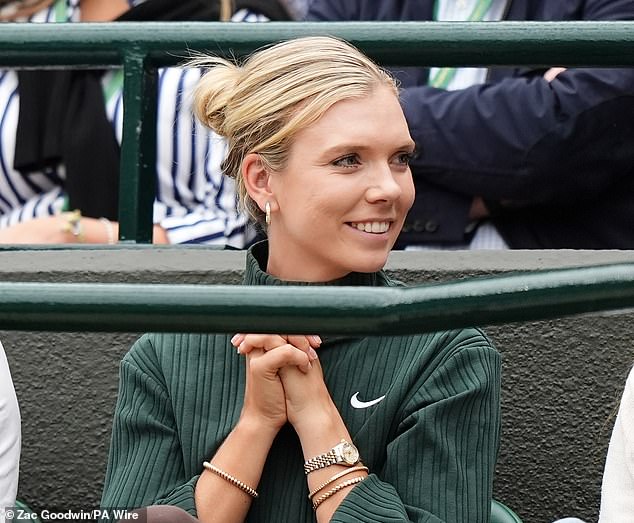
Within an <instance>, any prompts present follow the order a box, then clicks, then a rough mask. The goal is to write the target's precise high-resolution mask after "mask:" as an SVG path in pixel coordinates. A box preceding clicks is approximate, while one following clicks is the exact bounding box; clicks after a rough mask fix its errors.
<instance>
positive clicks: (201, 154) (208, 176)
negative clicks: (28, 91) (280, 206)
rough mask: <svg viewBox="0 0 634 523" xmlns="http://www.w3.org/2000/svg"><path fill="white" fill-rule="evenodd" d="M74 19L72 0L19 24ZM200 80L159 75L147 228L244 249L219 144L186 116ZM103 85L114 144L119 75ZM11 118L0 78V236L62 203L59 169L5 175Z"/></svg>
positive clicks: (244, 233) (118, 130)
mask: <svg viewBox="0 0 634 523" xmlns="http://www.w3.org/2000/svg"><path fill="white" fill-rule="evenodd" d="M130 3H131V5H132V4H136V3H140V2H138V0H137V1H135V2H130ZM79 14H80V12H79V0H57V1H56V2H55V3H54V4H52V5H51V6H50V7H48V8H46V9H43V10H42V11H40V12H38V13H36V14H35V15H33V16H31V17H30V18H29V19H28V20H26V21H28V22H35V23H38V22H39V23H51V22H77V21H79ZM232 20H233V21H248V22H251V21H253V22H260V21H266V18H265V17H263V16H261V15H257V14H255V13H252V12H250V11H247V10H241V11H239V12H237V13H236V14H235V16H234V17H233V19H232ZM200 76H201V71H200V70H198V69H183V68H176V67H174V68H166V69H160V70H159V80H158V81H159V96H158V115H157V118H158V124H157V164H156V175H157V194H156V199H155V202H154V223H155V224H158V225H160V226H161V227H163V228H164V229H165V231H166V233H167V236H168V239H169V241H170V243H181V244H186V243H205V244H219V245H229V246H232V247H237V248H241V247H244V246H245V245H246V244H247V243H249V242H250V240H251V239H252V237H253V231H252V230H251V228H250V227H248V220H247V218H246V216H245V215H244V214H243V213H240V212H238V210H237V205H236V191H235V185H234V182H233V180H231V179H229V178H227V177H225V176H223V175H222V172H221V169H220V164H221V162H222V160H223V158H224V157H225V154H226V144H225V142H224V140H223V139H222V138H220V137H219V136H217V135H215V134H214V133H213V132H211V131H209V130H208V129H206V128H205V127H203V126H202V125H201V124H200V123H199V122H198V121H196V120H195V118H194V116H193V114H192V112H191V105H190V104H191V92H192V88H193V87H194V85H195V84H196V82H197V81H198V79H199V78H200ZM103 85H104V93H105V95H106V99H107V103H106V114H107V117H108V119H109V120H110V122H111V123H112V125H113V128H114V131H115V135H116V137H117V139H118V140H119V142H120V141H121V136H122V129H123V94H122V87H123V85H122V75H121V72H120V71H117V70H113V71H110V72H108V73H106V74H105V75H104V77H103ZM18 111H19V93H18V79H17V74H16V73H15V71H10V70H0V228H3V227H7V226H10V225H13V224H16V223H19V222H23V221H26V220H30V219H32V218H36V217H44V216H50V215H53V214H56V213H58V212H60V211H61V209H62V207H63V204H64V200H65V194H64V189H63V185H64V179H65V172H64V167H63V165H60V166H58V167H55V168H50V169H47V170H46V171H43V172H38V173H31V174H30V175H29V176H22V175H21V174H20V173H19V172H17V171H16V170H15V169H14V168H13V158H14V153H15V135H16V128H17V122H18Z"/></svg>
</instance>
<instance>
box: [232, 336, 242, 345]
mask: <svg viewBox="0 0 634 523" xmlns="http://www.w3.org/2000/svg"><path fill="white" fill-rule="evenodd" d="M239 337H240V334H234V335H233V338H231V344H232V345H235V344H236V340H237V339H238V338H239Z"/></svg>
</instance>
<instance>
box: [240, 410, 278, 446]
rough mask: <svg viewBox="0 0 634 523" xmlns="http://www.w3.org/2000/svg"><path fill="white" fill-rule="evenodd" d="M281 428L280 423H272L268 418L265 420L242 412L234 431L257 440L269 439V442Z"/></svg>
mask: <svg viewBox="0 0 634 523" xmlns="http://www.w3.org/2000/svg"><path fill="white" fill-rule="evenodd" d="M281 428H282V426H281V425H279V424H277V423H272V422H271V421H270V420H266V419H263V418H260V417H257V416H251V415H249V414H246V413H244V412H243V413H242V414H241V415H240V418H239V419H238V422H237V423H236V426H235V427H234V429H233V431H234V432H236V431H237V432H240V433H241V434H244V435H246V436H250V437H254V438H257V439H258V440H260V441H262V440H264V441H266V440H270V441H271V442H272V441H273V440H274V439H275V436H277V433H278V432H279V431H280V429H281Z"/></svg>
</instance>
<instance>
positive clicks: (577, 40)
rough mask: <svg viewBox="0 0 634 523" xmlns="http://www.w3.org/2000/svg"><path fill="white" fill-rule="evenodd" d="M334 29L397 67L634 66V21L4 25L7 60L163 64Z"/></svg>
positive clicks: (0, 57)
mask: <svg viewBox="0 0 634 523" xmlns="http://www.w3.org/2000/svg"><path fill="white" fill-rule="evenodd" d="M318 34H321V35H323V34H331V35H336V36H339V37H341V38H344V39H346V40H349V41H351V42H353V43H354V44H356V45H358V46H359V47H360V48H361V49H363V50H364V51H365V52H367V53H368V54H370V55H371V56H373V57H374V58H376V59H377V60H379V61H380V62H382V63H390V64H392V65H447V66H449V65H451V66H457V65H552V64H557V65H562V66H563V65H566V66H581V65H587V66H594V65H615V66H616V65H632V64H634V52H633V49H632V44H634V22H451V23H447V22H347V23H343V22H338V23H330V22H328V23H326V22H321V23H315V22H313V23H288V22H286V23H284V22H269V23H267V24H258V25H256V24H226V23H225V24H223V23H218V22H215V23H214V22H184V23H174V22H165V23H158V22H144V23H132V22H128V23H120V24H68V26H66V27H63V28H60V24H55V25H54V26H53V24H31V25H30V26H29V27H26V26H25V25H24V24H3V26H2V30H1V31H0V49H2V53H0V65H3V66H20V65H23V66H24V65H26V66H46V65H77V66H91V65H93V66H94V65H116V64H120V63H121V52H122V51H123V50H125V49H126V48H128V47H129V46H130V45H131V43H133V44H134V46H135V47H137V48H138V49H139V50H142V51H143V52H147V53H148V54H149V56H150V57H151V58H152V59H153V60H155V61H156V63H160V64H161V65H167V64H175V63H178V62H180V61H182V58H183V57H184V56H188V52H187V51H188V50H192V51H209V52H214V53H220V54H226V53H227V52H228V51H229V50H231V51H232V52H233V53H234V54H237V55H240V54H244V53H248V52H250V51H253V50H254V49H257V48H259V47H261V46H263V45H266V44H268V43H270V42H273V41H278V40H283V39H287V38H293V37H298V36H307V35H318Z"/></svg>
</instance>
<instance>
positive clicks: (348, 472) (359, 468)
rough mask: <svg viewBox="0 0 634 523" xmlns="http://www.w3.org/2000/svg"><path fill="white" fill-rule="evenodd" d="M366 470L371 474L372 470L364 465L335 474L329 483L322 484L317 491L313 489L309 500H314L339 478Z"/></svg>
mask: <svg viewBox="0 0 634 523" xmlns="http://www.w3.org/2000/svg"><path fill="white" fill-rule="evenodd" d="M361 470H364V471H366V472H370V469H368V467H365V466H363V465H361V466H358V467H352V468H349V469H347V470H343V471H341V472H339V473H338V474H335V475H334V476H332V477H331V478H330V479H329V480H328V481H326V482H324V483H322V484H321V485H319V486H318V487H317V488H316V489H313V491H312V492H311V493H310V494H308V499H311V500H312V499H313V497H314V496H315V494H317V492H319V491H320V490H321V489H323V488H324V487H327V486H328V485H330V484H331V483H332V482H333V481H335V480H337V479H339V478H343V477H344V476H347V475H348V474H351V473H353V472H358V471H361Z"/></svg>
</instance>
